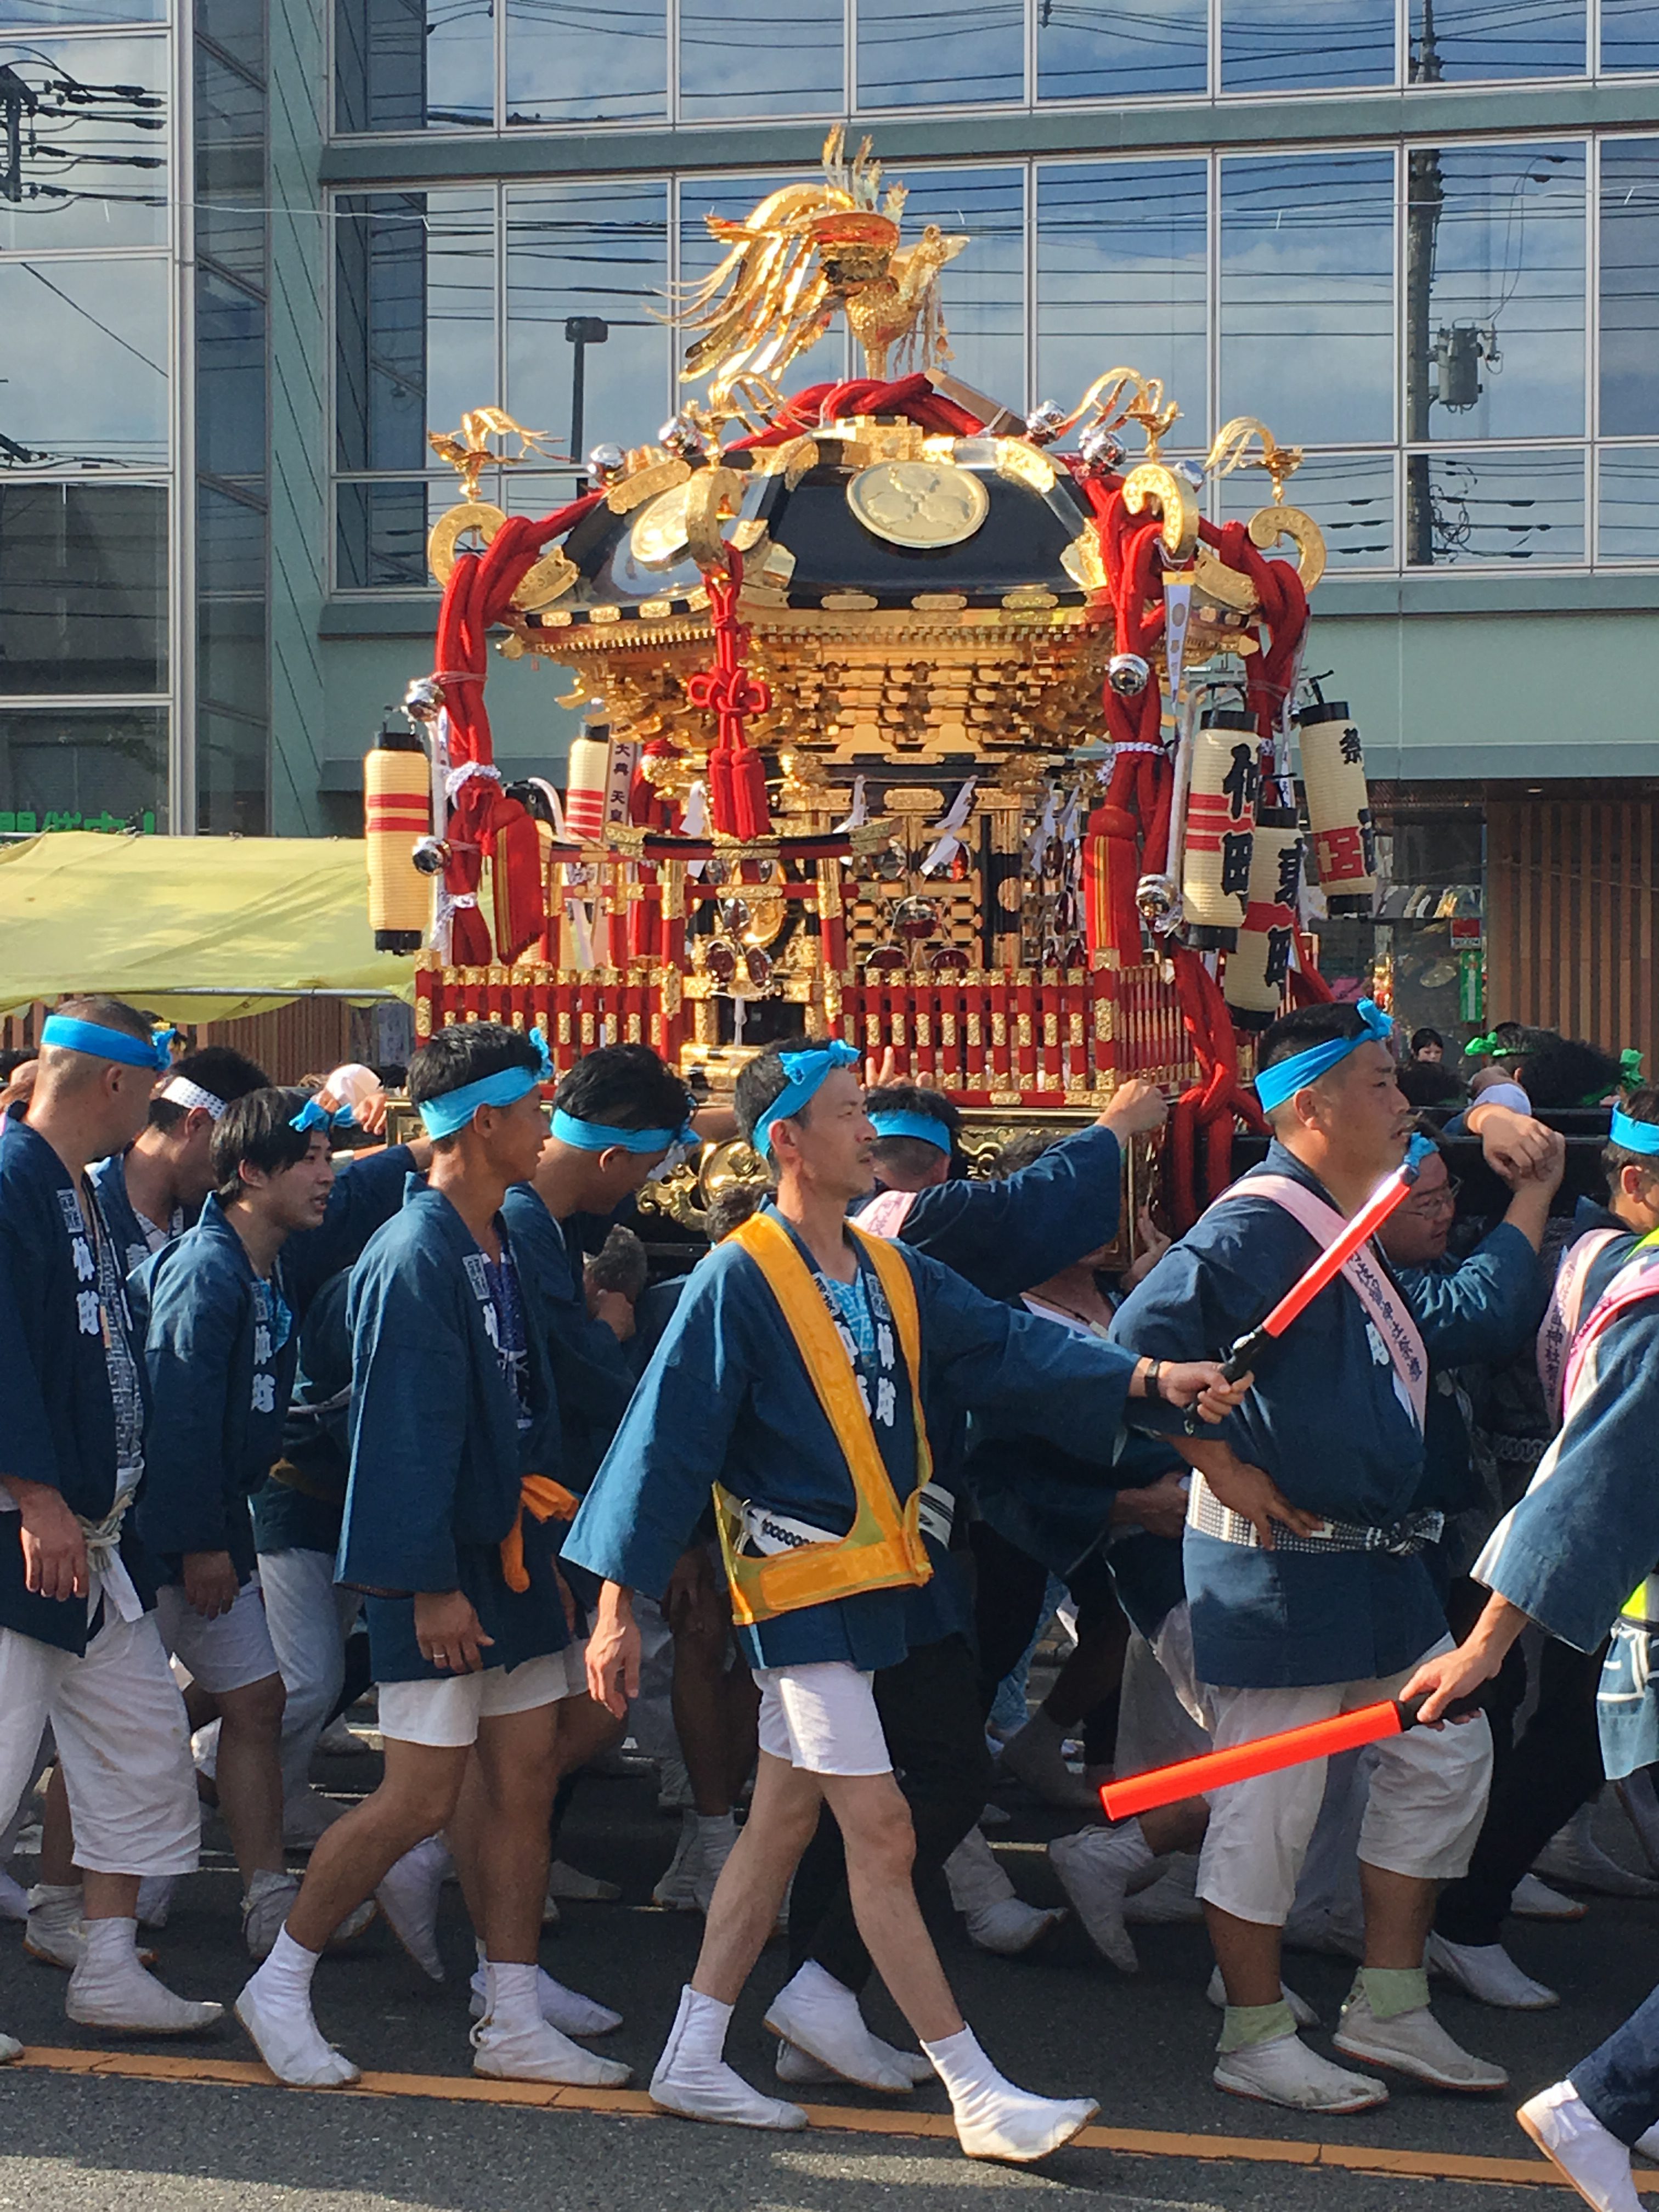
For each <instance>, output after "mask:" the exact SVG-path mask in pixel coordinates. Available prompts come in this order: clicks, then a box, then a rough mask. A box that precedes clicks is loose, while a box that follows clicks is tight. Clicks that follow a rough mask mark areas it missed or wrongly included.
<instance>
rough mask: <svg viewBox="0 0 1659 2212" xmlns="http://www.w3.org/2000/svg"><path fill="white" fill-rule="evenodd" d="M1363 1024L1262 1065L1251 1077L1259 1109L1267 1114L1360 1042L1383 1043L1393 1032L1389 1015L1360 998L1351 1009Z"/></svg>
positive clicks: (1334, 1065)
mask: <svg viewBox="0 0 1659 2212" xmlns="http://www.w3.org/2000/svg"><path fill="white" fill-rule="evenodd" d="M1354 1011H1355V1012H1357V1013H1358V1016H1359V1018H1360V1020H1361V1021H1362V1022H1363V1023H1364V1028H1363V1029H1361V1030H1358V1031H1356V1033H1355V1034H1354V1035H1353V1036H1343V1037H1333V1038H1331V1040H1330V1042H1328V1044H1315V1045H1310V1046H1309V1048H1308V1049H1307V1051H1306V1052H1296V1053H1292V1054H1291V1057H1290V1058H1289V1059H1288V1060H1275V1061H1274V1063H1273V1066H1271V1067H1264V1068H1263V1069H1262V1071H1261V1073H1260V1074H1259V1075H1258V1076H1257V1077H1256V1079H1255V1095H1256V1097H1258V1098H1259V1099H1260V1100H1261V1110H1262V1112H1263V1113H1264V1114H1271V1113H1272V1112H1273V1109H1274V1107H1275V1106H1282V1105H1283V1104H1284V1103H1285V1100H1286V1099H1287V1098H1293V1097H1295V1096H1296V1093H1297V1091H1305V1090H1306V1088H1307V1086H1308V1085H1309V1084H1310V1083H1317V1082H1318V1080H1319V1079H1320V1077H1321V1076H1322V1075H1328V1074H1329V1073H1330V1071H1331V1069H1332V1068H1334V1067H1336V1066H1340V1063H1341V1062H1342V1061H1343V1060H1346V1058H1347V1057H1348V1054H1350V1053H1351V1052H1358V1049H1359V1048H1360V1046H1361V1045H1362V1044H1387V1043H1388V1042H1389V1039H1390V1037H1392V1036H1393V1035H1394V1022H1393V1019H1392V1018H1391V1017H1390V1016H1389V1015H1388V1014H1385V1013H1384V1012H1383V1010H1382V1008H1381V1007H1380V1006H1375V1005H1374V1004H1373V1003H1372V1001H1371V1000H1370V999H1362V1000H1360V1001H1359V1004H1358V1006H1357V1007H1356V1008H1355V1010H1354Z"/></svg>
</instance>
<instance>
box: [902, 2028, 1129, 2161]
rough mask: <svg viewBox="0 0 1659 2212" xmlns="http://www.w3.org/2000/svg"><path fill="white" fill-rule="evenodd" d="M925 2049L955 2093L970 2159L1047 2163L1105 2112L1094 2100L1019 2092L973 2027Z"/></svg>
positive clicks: (961, 2139) (962, 2137)
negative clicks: (1044, 2160)
mask: <svg viewBox="0 0 1659 2212" xmlns="http://www.w3.org/2000/svg"><path fill="white" fill-rule="evenodd" d="M921 2047H922V2049H923V2050H924V2051H926V2052H927V2056H928V2057H929V2058H930V2059H931V2060H932V2061H933V2068H934V2070H935V2072H936V2073H937V2074H938V2075H939V2079H940V2081H943V2082H944V2084H945V2088H946V2089H947V2091H948V2092H949V2093H950V2098H951V2115H952V2117H953V2118H954V2119H955V2121H956V2124H957V2140H958V2141H959V2142H960V2143H961V2145H962V2148H963V2150H964V2151H965V2152H966V2153H967V2154H968V2156H969V2158H1003V2159H1009V2160H1013V2161H1014V2162H1015V2163H1016V2164H1018V2165H1027V2164H1030V2162H1031V2160H1035V2159H1039V2158H1046V2157H1047V2156H1048V2153H1049V2152H1050V2151H1053V2150H1058V2149H1059V2148H1060V2145H1061V2144H1062V2143H1065V2142H1070V2141H1071V2139H1072V2137H1073V2136H1074V2135H1076V2134H1077V2133H1078V2132H1079V2130H1080V2129H1082V2128H1085V2127H1086V2126H1087V2125H1088V2124H1089V2122H1090V2121H1091V2119H1092V2118H1094V2116H1095V2113H1096V2112H1097V2111H1098V2109H1099V2107H1098V2106H1097V2105H1096V2104H1095V2102H1094V2101H1093V2100H1092V2099H1091V2098H1087V2097H1075V2098H1057V2097H1037V2096H1033V2095H1032V2093H1030V2090H1028V2089H1020V2088H1017V2087H1015V2085H1014V2084H1013V2082H1012V2081H1009V2080H1007V2079H1006V2076H1005V2075H1001V2074H1000V2073H999V2072H998V2071H997V2069H996V2068H995V2067H994V2065H993V2064H992V2063H991V2062H990V2060H989V2059H988V2058H987V2057H986V2055H985V2053H984V2051H982V2050H981V2048H980V2042H979V2038H978V2037H977V2036H976V2035H975V2033H974V2031H973V2030H972V2028H971V2027H963V2028H958V2029H957V2033H955V2034H954V2035H947V2036H945V2037H943V2038H942V2039H940V2040H939V2042H938V2043H927V2042H924V2043H923V2044H922V2046H921Z"/></svg>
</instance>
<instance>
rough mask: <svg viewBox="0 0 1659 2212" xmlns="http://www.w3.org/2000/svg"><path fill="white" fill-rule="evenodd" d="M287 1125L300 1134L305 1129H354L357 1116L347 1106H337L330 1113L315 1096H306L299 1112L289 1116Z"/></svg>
mask: <svg viewBox="0 0 1659 2212" xmlns="http://www.w3.org/2000/svg"><path fill="white" fill-rule="evenodd" d="M288 1126H289V1128H290V1129H298V1130H299V1131H300V1132H301V1134H303V1133H305V1132H306V1131H307V1129H355V1128H356V1126H357V1116H356V1112H355V1111H354V1110H353V1109H352V1108H351V1107H349V1106H337V1107H336V1108H335V1109H334V1110H333V1112H332V1113H331V1112H330V1111H329V1109H328V1108H327V1107H326V1106H322V1105H319V1103H318V1102H317V1101H316V1099H315V1098H307V1101H306V1103H305V1104H304V1105H303V1106H302V1107H301V1109H300V1110H299V1112H298V1113H297V1114H295V1115H293V1116H292V1117H291V1118H290V1120H289V1125H288Z"/></svg>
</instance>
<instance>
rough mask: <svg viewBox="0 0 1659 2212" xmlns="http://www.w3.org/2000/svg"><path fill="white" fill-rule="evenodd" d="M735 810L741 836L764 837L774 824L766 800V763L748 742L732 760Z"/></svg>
mask: <svg viewBox="0 0 1659 2212" xmlns="http://www.w3.org/2000/svg"><path fill="white" fill-rule="evenodd" d="M731 789H732V814H733V815H734V816H735V817H736V820H737V824H738V829H737V834H738V836H739V837H744V838H749V837H763V836H765V835H766V833H767V831H768V830H769V829H770V828H771V827H772V810H771V808H770V807H769V805H767V803H766V763H765V762H764V761H763V760H762V758H761V757H760V755H759V754H758V753H757V751H756V750H755V749H754V747H753V746H752V745H745V746H744V749H743V750H742V751H741V752H740V753H738V755H737V757H735V758H734V759H733V760H732V763H731Z"/></svg>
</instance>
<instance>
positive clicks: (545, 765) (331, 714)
mask: <svg viewBox="0 0 1659 2212" xmlns="http://www.w3.org/2000/svg"><path fill="white" fill-rule="evenodd" d="M340 604H342V603H340V602H336V605H340ZM369 611H370V612H372V613H376V614H378V613H379V612H380V609H378V608H374V609H371V610H369ZM317 650H318V654H319V660H320V664H321V668H322V674H323V681H324V684H325V700H326V704H325V712H324V714H323V716H322V718H321V720H320V722H319V726H318V727H319V736H318V742H317V748H316V750H317V755H318V759H319V763H321V773H322V776H323V780H324V782H325V787H327V788H329V789H330V790H331V791H335V792H339V791H341V790H357V789H360V788H361V783H360V781H359V780H358V776H357V765H358V763H360V762H361V761H362V757H363V755H364V753H365V752H367V751H368V748H369V746H370V745H371V744H373V743H374V732H376V731H377V730H378V729H379V728H380V717H381V714H383V713H384V711H385V709H386V708H387V707H388V706H396V705H397V703H398V701H399V700H401V699H402V697H403V696H404V689H405V687H406V686H407V684H409V683H410V680H411V678H414V677H416V676H428V675H430V674H431V672H432V626H431V623H430V621H428V622H425V623H422V625H421V627H420V628H419V629H418V630H416V629H413V628H412V627H411V629H410V631H409V633H408V634H406V635H395V634H394V635H386V634H385V633H384V632H382V633H380V634H379V635H371V636H360V637H340V636H329V637H325V638H324V639H323V640H322V641H321V642H320V643H319V646H318V648H317ZM570 688H571V679H570V678H569V677H568V674H567V673H566V671H564V670H563V669H561V668H556V667H551V666H548V665H544V664H543V663H541V662H539V661H537V660H530V659H526V660H520V661H507V660H501V659H497V658H496V657H495V656H494V655H492V656H491V659H490V665H489V690H488V692H487V694H486V698H487V702H488V705H489V726H490V730H491V732H492V734H493V736H494V738H495V758H496V761H497V763H499V765H500V767H501V773H502V775H504V776H505V777H506V778H507V781H508V782H509V783H510V782H511V781H513V777H514V776H520V775H549V774H550V773H551V772H552V771H553V770H554V769H557V768H560V767H562V763H563V761H564V758H565V755H566V753H567V752H568V750H569V746H570V741H571V739H572V738H574V737H575V736H576V735H577V734H578V733H579V732H580V726H581V717H580V714H575V713H573V712H572V711H571V710H570V709H569V708H562V707H560V706H558V705H556V703H555V702H556V701H557V700H558V699H559V698H561V697H562V696H563V695H564V694H565V693H567V692H568V690H570ZM316 774H317V771H314V770H313V780H314V778H315V775H316ZM557 780H558V781H562V777H560V778H558V779H557Z"/></svg>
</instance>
